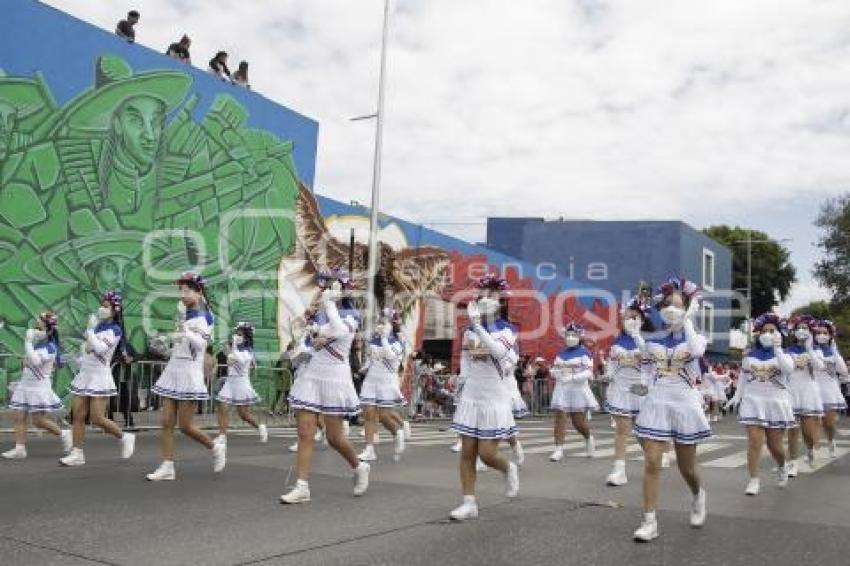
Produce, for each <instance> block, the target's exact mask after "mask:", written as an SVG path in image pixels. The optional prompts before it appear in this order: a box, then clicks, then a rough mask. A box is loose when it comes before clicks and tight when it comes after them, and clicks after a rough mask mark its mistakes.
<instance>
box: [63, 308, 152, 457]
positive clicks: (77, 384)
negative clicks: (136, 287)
mask: <svg viewBox="0 0 850 566" xmlns="http://www.w3.org/2000/svg"><path fill="white" fill-rule="evenodd" d="M123 302H124V299H123V297H122V296H121V293H120V292H118V291H108V292H107V293H105V294H104V295H103V298H102V300H101V304H100V308H99V309H97V313H96V314H93V315H91V317H90V318H89V324H88V328H87V329H86V333H85V340H84V341H83V353H82V357H81V359H80V371H79V373H77V375H76V377H74V380H73V381H72V382H71V393H73V394H74V405H73V419H74V422H73V432H74V447H73V448H72V449H71V452H70V454H68V455H67V456H65V457H64V458H61V459H60V460H59V463H61V464H62V465H63V466H82V465H84V464H85V463H86V458H85V455H84V454H83V441H84V439H85V435H86V417H87V416H91V423H92V424H93V425H95V426H98V427H100V428H101V429H103V431H104V432H108V433H109V434H111V435H112V436H114V437H115V438H117V439H118V440H119V441H120V442H121V458H123V459H125V460H127V459H129V458H130V457H131V456H132V455H133V450H134V448H135V445H136V436H135V435H134V434H131V433H129V432H122V431H121V428H120V427H119V426H118V425H117V424H115V423H114V422H113V421H111V420H110V419H108V418H106V408H107V405H108V403H109V398H110V397H113V396H115V395H117V394H118V391H117V390H116V389H115V381H114V380H113V379H112V369H111V366H110V364H111V363H112V355H113V354H114V353H115V350H116V349H118V348H120V347H121V346H122V342H123V340H125V333H124V322H123V321H124V317H123V311H122V308H123Z"/></svg>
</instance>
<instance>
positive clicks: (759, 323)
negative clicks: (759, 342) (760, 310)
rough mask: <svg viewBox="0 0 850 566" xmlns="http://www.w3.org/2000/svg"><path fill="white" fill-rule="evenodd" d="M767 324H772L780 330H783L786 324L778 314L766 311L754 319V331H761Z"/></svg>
mask: <svg viewBox="0 0 850 566" xmlns="http://www.w3.org/2000/svg"><path fill="white" fill-rule="evenodd" d="M765 324H772V325H773V326H775V327H776V329H777V330H779V331H782V330H783V327H784V326H785V325H784V324H783V322H782V319H781V318H779V315H778V314H776V313H772V312H766V313H764V314H762V315H759V316H758V317H756V318H755V319H754V320H753V332H761V329H762V328H764V325H765Z"/></svg>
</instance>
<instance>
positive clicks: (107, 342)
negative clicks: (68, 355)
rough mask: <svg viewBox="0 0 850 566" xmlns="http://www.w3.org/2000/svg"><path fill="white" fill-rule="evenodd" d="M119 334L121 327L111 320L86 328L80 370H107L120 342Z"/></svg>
mask: <svg viewBox="0 0 850 566" xmlns="http://www.w3.org/2000/svg"><path fill="white" fill-rule="evenodd" d="M121 334H122V333H121V327H120V326H118V324H116V323H115V322H114V321H111V320H110V321H106V322H101V323H99V324H98V325H97V326H95V327H94V328H91V329H88V330H86V335H85V336H86V339H85V346H84V351H83V355H82V356H81V358H80V371H86V370H94V371H98V370H99V371H103V370H109V369H110V364H111V363H112V356H113V354H114V353H115V349H116V348H117V347H118V344H119V343H120V342H121Z"/></svg>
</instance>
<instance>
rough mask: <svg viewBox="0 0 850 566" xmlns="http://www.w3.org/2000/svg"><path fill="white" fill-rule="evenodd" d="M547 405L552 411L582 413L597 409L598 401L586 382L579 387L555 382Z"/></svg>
mask: <svg viewBox="0 0 850 566" xmlns="http://www.w3.org/2000/svg"><path fill="white" fill-rule="evenodd" d="M549 406H550V408H551V409H552V410H554V411H563V412H565V413H584V412H586V411H598V410H599V403H598V402H597V401H596V397H594V396H593V392H592V391H591V390H590V385H588V384H587V383H585V384H584V385H583V386H581V387H575V386H571V385H566V384H564V383H556V384H555V390H554V391H552V401H551V402H550V404H549Z"/></svg>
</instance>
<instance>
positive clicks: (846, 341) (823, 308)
mask: <svg viewBox="0 0 850 566" xmlns="http://www.w3.org/2000/svg"><path fill="white" fill-rule="evenodd" d="M792 314H810V315H812V316H814V317H816V318H822V319H827V320H831V321H832V322H834V323H835V325H836V326H837V327H838V348H839V350H841V352H842V354H844V355H850V302H848V303H843V304H839V303H828V302H826V301H815V302H813V303H809V304H808V305H804V306H802V307H800V308H798V309H795V310H794V312H793V313H792Z"/></svg>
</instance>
